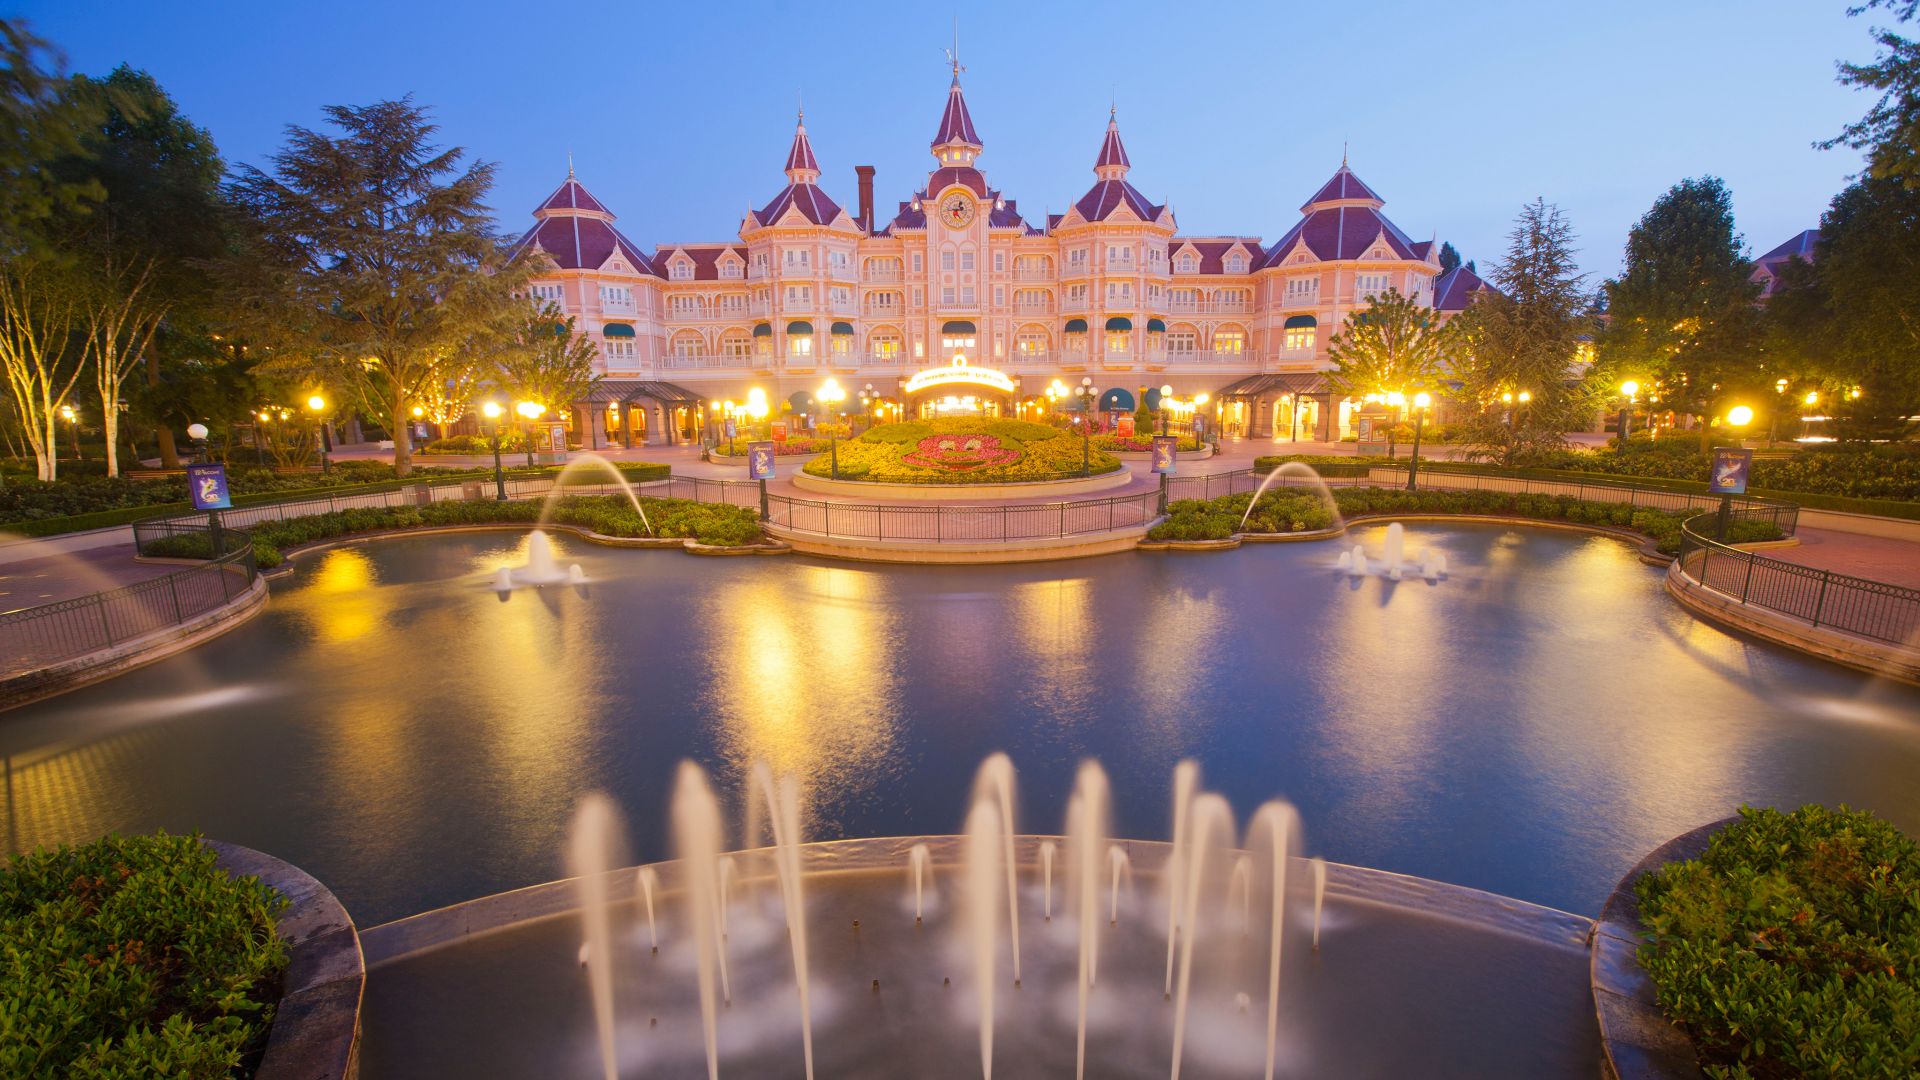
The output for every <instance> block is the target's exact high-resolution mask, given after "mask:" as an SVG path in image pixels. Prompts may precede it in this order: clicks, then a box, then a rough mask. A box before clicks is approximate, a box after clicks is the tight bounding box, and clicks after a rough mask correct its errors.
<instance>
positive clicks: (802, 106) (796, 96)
mask: <svg viewBox="0 0 1920 1080" xmlns="http://www.w3.org/2000/svg"><path fill="white" fill-rule="evenodd" d="M793 101H794V106H795V108H794V112H795V117H794V121H793V122H794V123H796V124H800V125H802V126H805V124H806V122H807V96H806V92H805V91H802V90H795V91H794V92H793Z"/></svg>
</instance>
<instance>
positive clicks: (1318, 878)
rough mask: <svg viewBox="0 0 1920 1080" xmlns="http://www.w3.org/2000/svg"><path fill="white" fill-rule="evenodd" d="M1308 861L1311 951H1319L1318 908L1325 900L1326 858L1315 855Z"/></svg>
mask: <svg viewBox="0 0 1920 1080" xmlns="http://www.w3.org/2000/svg"><path fill="white" fill-rule="evenodd" d="M1308 863H1309V864H1310V865H1311V866H1312V867H1313V951H1314V952H1319V951H1320V909H1321V908H1322V907H1323V906H1324V905H1325V904H1326V900H1327V860H1325V859H1323V858H1321V857H1320V856H1318V855H1315V856H1314V857H1313V858H1312V859H1309V860H1308Z"/></svg>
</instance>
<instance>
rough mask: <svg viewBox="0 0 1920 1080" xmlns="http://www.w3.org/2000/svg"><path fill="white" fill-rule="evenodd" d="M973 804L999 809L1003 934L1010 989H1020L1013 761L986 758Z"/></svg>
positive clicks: (1003, 757) (978, 774)
mask: <svg viewBox="0 0 1920 1080" xmlns="http://www.w3.org/2000/svg"><path fill="white" fill-rule="evenodd" d="M973 798H974V801H975V802H978V801H980V800H981V799H987V798H991V799H992V800H993V801H994V804H995V805H996V806H997V807H998V808H999V811H1000V813H999V817H998V818H997V820H998V821H999V822H1000V838H1001V857H1002V859H1003V860H1004V865H1005V867H1006V877H1007V933H1008V934H1009V935H1010V936H1011V938H1012V941H1013V985H1014V986H1016V987H1017V986H1019V985H1020V897H1019V889H1020V881H1019V877H1018V874H1019V869H1018V867H1017V865H1016V864H1015V863H1014V861H1013V759H1012V758H1009V757H1008V756H1007V755H1006V754H1004V753H994V754H989V755H987V760H985V761H982V762H981V763H980V770H979V771H978V772H976V773H974V777H973Z"/></svg>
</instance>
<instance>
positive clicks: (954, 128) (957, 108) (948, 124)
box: [931, 75, 981, 146]
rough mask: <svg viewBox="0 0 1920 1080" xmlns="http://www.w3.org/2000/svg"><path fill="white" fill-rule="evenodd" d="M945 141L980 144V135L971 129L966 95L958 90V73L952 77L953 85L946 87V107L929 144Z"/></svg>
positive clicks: (936, 144)
mask: <svg viewBox="0 0 1920 1080" xmlns="http://www.w3.org/2000/svg"><path fill="white" fill-rule="evenodd" d="M947 143H966V144H967V145H969V146H979V145H981V144H980V136H979V135H977V134H975V133H974V130H973V116H972V115H971V114H969V113H968V112H967V99H966V95H964V94H962V93H961V92H960V76H959V75H955V76H954V77H953V85H952V86H950V87H948V88H947V108H946V111H944V112H942V113H941V114H940V130H939V131H936V132H934V133H933V142H932V144H931V145H933V146H944V145H946V144H947Z"/></svg>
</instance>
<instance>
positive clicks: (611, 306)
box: [600, 297, 635, 315]
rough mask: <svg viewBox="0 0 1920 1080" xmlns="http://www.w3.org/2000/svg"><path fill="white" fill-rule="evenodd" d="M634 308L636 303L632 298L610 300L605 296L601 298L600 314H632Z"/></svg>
mask: <svg viewBox="0 0 1920 1080" xmlns="http://www.w3.org/2000/svg"><path fill="white" fill-rule="evenodd" d="M634 310H635V308H634V304H633V301H632V300H631V299H627V300H609V299H607V298H605V297H601V298H600V314H602V315H631V314H633V313H634Z"/></svg>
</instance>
